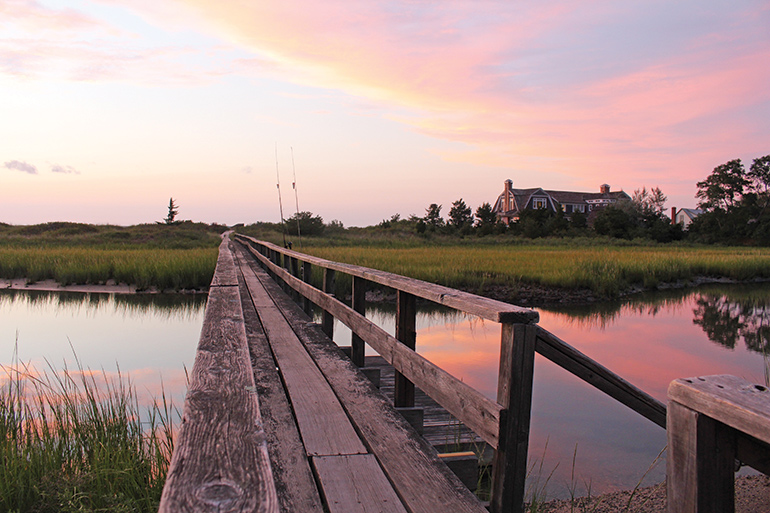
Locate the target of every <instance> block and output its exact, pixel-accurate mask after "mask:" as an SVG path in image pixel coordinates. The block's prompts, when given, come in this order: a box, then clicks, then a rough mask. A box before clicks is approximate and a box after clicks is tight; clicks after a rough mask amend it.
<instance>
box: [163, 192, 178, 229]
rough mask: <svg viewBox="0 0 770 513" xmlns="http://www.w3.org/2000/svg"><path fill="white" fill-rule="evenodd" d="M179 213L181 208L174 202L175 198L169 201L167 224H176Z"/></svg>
mask: <svg viewBox="0 0 770 513" xmlns="http://www.w3.org/2000/svg"><path fill="white" fill-rule="evenodd" d="M178 213H179V206H178V205H177V204H176V203H175V202H174V198H170V199H169V200H168V215H167V216H166V219H165V221H166V224H174V222H175V221H174V220H175V219H176V215H177V214H178Z"/></svg>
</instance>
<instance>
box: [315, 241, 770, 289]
mask: <svg viewBox="0 0 770 513" xmlns="http://www.w3.org/2000/svg"><path fill="white" fill-rule="evenodd" d="M306 250H307V252H308V253H311V254H313V255H316V256H319V257H322V258H327V259H329V260H335V261H340V262H346V263H351V264H356V265H362V266H365V267H372V268H375V269H381V270H385V271H389V272H393V273H396V274H402V275H405V276H410V277H412V278H417V279H421V280H425V281H429V282H433V283H440V284H442V285H446V286H449V287H453V288H462V289H466V290H471V291H478V292H482V291H483V289H484V287H486V286H489V285H492V284H495V285H507V286H510V287H512V288H514V289H515V287H516V286H518V285H520V284H536V285H542V286H547V287H557V288H564V289H589V290H591V291H593V292H595V293H596V294H598V295H601V296H605V297H615V296H617V295H619V294H620V293H622V292H624V291H626V290H628V289H630V288H632V287H644V288H654V287H656V286H658V285H660V284H662V283H672V282H677V281H680V280H682V281H687V280H693V279H695V278H697V277H701V276H705V277H715V278H716V277H719V278H730V279H735V280H749V279H755V278H762V279H768V278H770V250H767V249H744V248H710V247H682V246H653V247H647V246H609V247H606V246H545V245H516V246H513V245H507V246H475V247H474V246H467V245H461V246H430V247H404V248H382V247H380V248H376V249H374V248H371V247H337V246H335V247H332V246H326V247H322V246H317V247H308V248H306Z"/></svg>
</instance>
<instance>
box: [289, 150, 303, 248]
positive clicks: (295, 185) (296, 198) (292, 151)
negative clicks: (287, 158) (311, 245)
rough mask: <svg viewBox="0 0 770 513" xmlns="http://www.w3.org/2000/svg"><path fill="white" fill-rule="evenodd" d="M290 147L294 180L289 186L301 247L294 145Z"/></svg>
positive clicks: (300, 245) (300, 246)
mask: <svg viewBox="0 0 770 513" xmlns="http://www.w3.org/2000/svg"><path fill="white" fill-rule="evenodd" d="M290 148H291V170H292V171H293V172H294V181H293V182H291V188H292V189H294V203H295V204H296V205H297V237H298V238H299V249H302V232H301V231H300V229H299V197H298V196H297V168H295V167H294V147H293V146H290Z"/></svg>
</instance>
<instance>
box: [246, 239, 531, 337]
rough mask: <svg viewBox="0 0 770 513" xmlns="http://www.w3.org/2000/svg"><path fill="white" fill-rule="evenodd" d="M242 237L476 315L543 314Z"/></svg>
mask: <svg viewBox="0 0 770 513" xmlns="http://www.w3.org/2000/svg"><path fill="white" fill-rule="evenodd" d="M236 237H237V238H238V239H239V240H243V241H249V242H251V243H253V244H257V245H260V246H265V247H268V248H271V249H274V250H275V251H279V252H281V253H285V254H289V255H292V256H294V257H296V258H299V259H300V260H302V261H305V262H310V263H311V264H313V265H317V266H319V267H324V268H327V269H333V270H336V271H340V272H343V273H346V274H350V275H351V276H358V277H359V278H364V279H366V280H369V281H371V282H374V283H379V284H380V285H385V286H387V287H391V288H394V289H397V290H403V291H404V292H408V293H410V294H414V295H415V296H417V297H421V298H423V299H428V300H430V301H433V302H435V303H439V304H442V305H445V306H448V307H451V308H455V309H457V310H462V311H463V312H467V313H469V314H472V315H478V316H479V317H482V318H484V319H487V320H490V321H494V322H518V323H535V322H537V321H538V319H539V314H538V313H537V312H536V311H534V310H530V309H528V308H522V307H520V306H515V305H510V304H508V303H503V302H502V301H496V300H494V299H489V298H485V297H481V296H476V295H474V294H470V293H467V292H463V291H460V290H456V289H451V288H449V287H443V286H441V285H436V284H435V283H428V282H426V281H422V280H415V279H413V278H407V277H405V276H399V275H397V274H391V273H387V272H385V271H378V270H376V269H369V268H367V267H361V266H357V265H351V264H342V263H339V262H332V261H330V260H325V259H323V258H318V257H313V256H310V255H306V254H304V253H299V252H296V251H291V250H286V249H283V248H280V247H279V246H276V245H274V244H271V243H269V242H263V241H258V240H256V239H254V238H252V237H248V236H245V235H240V234H238V235H236Z"/></svg>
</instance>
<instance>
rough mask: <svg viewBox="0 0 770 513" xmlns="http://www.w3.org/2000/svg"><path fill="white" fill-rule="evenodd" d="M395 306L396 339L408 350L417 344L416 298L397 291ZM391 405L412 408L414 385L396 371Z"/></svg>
mask: <svg viewBox="0 0 770 513" xmlns="http://www.w3.org/2000/svg"><path fill="white" fill-rule="evenodd" d="M397 301H398V303H397V306H396V338H397V339H398V340H399V341H401V343H402V344H404V345H405V346H407V347H408V348H410V349H414V348H415V345H416V342H417V323H416V319H417V307H416V303H417V302H416V298H415V296H413V295H412V294H409V293H407V292H404V291H401V290H399V291H398V299H397ZM393 403H394V405H395V406H396V407H397V408H411V407H413V406H414V383H412V382H411V381H409V380H408V379H406V378H405V377H404V376H403V375H402V374H401V373H400V372H398V371H396V376H395V390H394V392H393Z"/></svg>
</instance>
